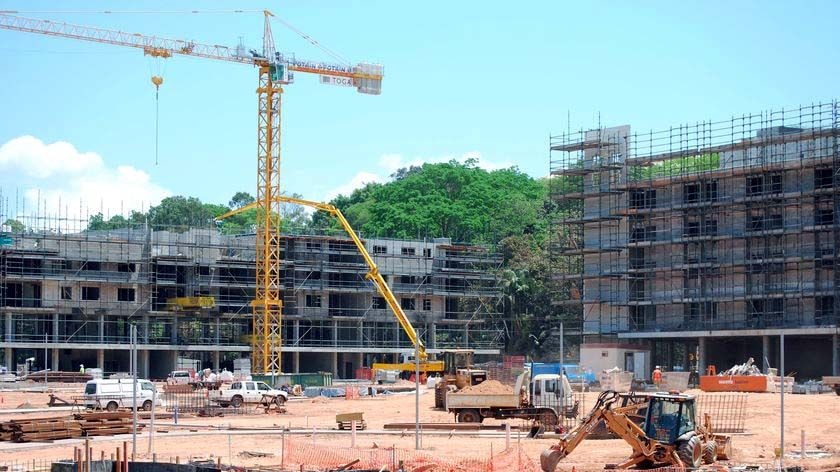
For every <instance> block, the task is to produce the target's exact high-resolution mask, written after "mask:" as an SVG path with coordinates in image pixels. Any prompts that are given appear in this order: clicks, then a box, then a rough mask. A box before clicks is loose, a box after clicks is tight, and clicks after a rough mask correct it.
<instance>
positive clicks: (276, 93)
mask: <svg viewBox="0 0 840 472" xmlns="http://www.w3.org/2000/svg"><path fill="white" fill-rule="evenodd" d="M263 14H264V17H265V26H264V30H263V49H262V52H258V51H255V50H253V49H252V50H249V51H246V50H245V47H244V46H242V45H240V46H237V47H234V48H230V47H226V46H218V45H209V44H202V43H198V42H195V41H187V40H180V39H167V38H161V37H156V36H147V35H141V34H136V33H126V32H122V31H115V30H108V29H102V28H95V27H91V26H79V25H73V24H68V23H63V22H55V21H49V20H42V19H33V18H25V17H21V16H18V15H12V14H9V13H8V12H3V13H0V29H5V30H12V31H19V32H24V33H34V34H42V35H47V36H57V37H61V38H67V39H76V40H80V41H90V42H96V43H103V44H111V45H114V46H125V47H131V48H136V49H140V50H142V51H143V54H144V55H148V56H152V57H155V58H163V59H167V58H170V57H172V56H175V55H182V56H192V57H198V58H203V59H212V60H217V61H226V62H231V63H236V64H243V65H249V66H252V67H255V68H256V69H257V71H258V86H257V96H258V100H257V103H258V113H257V116H258V118H257V197H256V204H257V207H258V208H259V211H258V212H257V214H258V222H257V233H256V291H255V297H254V300H253V301H252V302H251V306H252V310H253V331H254V333H253V336H252V337H251V340H252V341H251V351H252V353H251V365H252V367H251V368H252V369H253V370H254V371H255V372H261V373H277V372H280V371H281V369H282V364H281V355H280V353H281V351H280V348H281V342H282V339H281V334H282V331H281V319H282V312H283V301H282V298H281V296H280V290H281V287H282V284H281V279H280V278H281V270H280V245H281V241H280V220H279V215H280V208H281V203H282V200H281V199H280V197H281V192H280V98H281V94H282V93H283V86H284V85H288V84H291V83H292V82H293V81H294V73H295V72H299V73H304V74H317V75H318V76H319V81H320V82H321V83H322V84H331V85H341V86H347V87H353V88H355V89H356V90H357V91H358V92H359V93H364V94H371V95H379V94H380V93H381V91H382V77H383V68H382V66H381V65H377V64H371V63H364V62H362V63H358V64H356V65H349V64H337V63H326V62H320V61H307V60H300V59H296V58H295V57H293V56H291V57H290V56H286V55H284V54H282V53H280V52H277V51H276V50H275V48H274V37H273V35H272V32H271V24H270V18H271V17H272V16H274V15H273V14H272V13H271V12H269V11H268V10H264V11H263ZM152 83H153V84H154V85H155V87H159V86H160V84H161V83H162V78H161V77H158V76H153V77H152Z"/></svg>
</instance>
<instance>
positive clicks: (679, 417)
mask: <svg viewBox="0 0 840 472" xmlns="http://www.w3.org/2000/svg"><path fill="white" fill-rule="evenodd" d="M618 399H619V394H618V393H617V392H614V391H611V390H608V391H605V392H603V393H601V395H600V396H598V401H597V402H596V403H595V407H594V408H592V411H591V412H590V413H589V414H588V415H587V416H586V418H584V420H583V422H582V423H581V424H579V425H578V426H577V427H575V428H574V429H573V430H571V431H569V432H568V433H567V434H565V435H564V436H563V437H562V438H561V439H560V442H559V443H558V444H555V445H554V446H551V447H550V448H549V449H546V450H545V451H543V453H542V455H541V456H540V466H541V467H542V470H543V471H544V472H554V470H555V468H556V467H557V463H558V462H559V461H560V460H561V459H563V458H564V457H566V456H567V455H569V454H570V453H571V452H572V451H574V450H575V448H576V447H577V446H578V445H579V444H580V443H581V442H582V441H583V440H584V439H586V438H587V437H588V436H589V434H590V433H591V432H592V431H593V430H594V429H595V426H596V425H597V424H598V422H599V421H601V420H603V421H604V424H605V425H606V427H607V429H608V430H609V431H612V432H613V433H615V435H616V436H618V437H619V438H621V439H623V440H625V441H626V442H627V443H628V444H629V445H630V447H632V448H633V454H632V455H631V456H630V458H629V459H627V460H626V461H624V462H622V463H621V464H617V465H615V466H614V468H618V469H626V468H629V467H638V468H651V467H661V466H666V467H667V466H670V467H674V468H677V469H694V468H697V467H700V465H701V464H702V463H706V464H711V463H714V462H715V461H717V460H718V459H724V460H725V459H728V458H729V456H730V454H731V443H730V438H729V436H725V435H721V434H713V433H712V431H711V418H710V417H709V416H708V415H705V417H704V425H703V426H700V425H697V424H696V416H695V404H694V397H693V396H691V395H676V394H665V393H657V394H652V395H650V396H649V397H648V399H647V412H646V413H645V421H644V423H643V425H642V426H639V425H637V424H636V423H635V422H633V421H632V419H631V418H629V417H628V415H627V414H626V413H625V412H623V411H622V409H621V408H616V409H613V408H612V407H613V404H614V403H615V402H616V400H618Z"/></svg>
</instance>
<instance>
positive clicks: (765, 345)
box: [759, 336, 770, 374]
mask: <svg viewBox="0 0 840 472" xmlns="http://www.w3.org/2000/svg"><path fill="white" fill-rule="evenodd" d="M765 359H766V360H767V362H770V336H762V337H761V362H759V364H760V365H761V370H762V371H763V372H764V373H765V374H766V373H767V369H766V367H767V364H766V363H765Z"/></svg>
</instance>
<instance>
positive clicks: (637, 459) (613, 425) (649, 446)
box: [540, 390, 682, 472]
mask: <svg viewBox="0 0 840 472" xmlns="http://www.w3.org/2000/svg"><path fill="white" fill-rule="evenodd" d="M618 397H619V395H618V393H617V392H614V391H612V390H607V391H605V392H603V393H601V395H599V396H598V401H597V402H596V403H595V406H594V407H593V408H592V411H591V412H590V413H589V415H587V416H586V418H584V420H583V422H582V423H581V424H579V425H578V426H577V427H575V428H574V429H573V430H571V431H569V432H568V433H567V434H566V435H565V436H563V437H562V438H561V439H560V442H559V443H557V444H555V445H554V446H551V447H550V448H549V449H546V450H545V451H543V453H542V454H541V455H540V467H541V468H542V470H543V471H544V472H554V470H555V469H556V468H557V463H558V462H560V460H561V459H563V458H564V457H566V456H568V455H569V454H571V452H572V451H574V450H575V448H577V446H579V445H580V443H581V442H583V440H584V439H586V438H587V437H588V436H589V434H590V433H591V432H592V431H593V430H594V429H595V426H596V425H597V424H598V421H600V420H604V423H605V424H606V427H607V429H608V430H610V431H612V432H614V433H615V434H616V435H617V436H618V437H620V438H621V439H623V440H624V441H625V442H626V443H627V444H629V445H630V447H631V448H633V454H632V455H631V456H630V458H629V459H627V460H626V461H624V462H623V463H621V464H618V466H617V468H619V469H626V468H629V467H632V466H634V465H637V464H640V463H642V462H645V461H649V462H652V463H670V464H673V465H675V466H678V467H682V462H680V459H679V457H677V455H676V453H675V451H674V449H673V447H670V446H667V445H663V444H661V443H659V442H658V441H655V440H652V439H650V438H648V437H647V435H646V434H645V432H644V431H643V430H642V428H640V427H639V426H638V425H637V424H636V423H634V422H633V421H632V420H631V419H630V418H629V417H627V415H625V414H624V413H623V412H622V410H625V408H621V409H617V410H613V409H612V405H613V404H614V403H615V402H616V400H617V399H618Z"/></svg>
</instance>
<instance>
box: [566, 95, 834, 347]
mask: <svg viewBox="0 0 840 472" xmlns="http://www.w3.org/2000/svg"><path fill="white" fill-rule="evenodd" d="M838 134H840V104H838V102H837V101H832V102H828V103H820V104H814V105H807V106H801V107H798V108H795V109H788V110H777V111H768V112H761V113H757V114H749V115H741V116H736V117H733V118H731V119H730V120H726V121H719V122H698V123H695V124H690V125H682V126H677V127H672V128H669V129H667V130H663V131H651V132H648V133H636V132H631V129H630V127H629V126H620V127H612V128H604V127H601V126H600V125H599V127H598V128H597V129H594V130H588V131H578V132H567V133H564V134H561V135H557V136H552V137H551V142H550V155H551V157H550V165H551V175H552V196H553V198H554V201H555V202H557V203H558V204H560V205H564V208H565V209H566V211H565V213H563V214H562V215H561V218H559V219H558V220H557V221H555V226H554V229H555V231H554V234H555V235H557V238H558V241H557V242H558V244H555V245H554V253H555V256H556V258H557V259H558V260H559V261H563V262H562V265H560V266H558V267H557V269H556V270H555V274H556V275H555V281H556V283H557V286H558V290H559V293H558V295H559V296H560V300H561V303H565V304H572V305H575V306H577V307H578V309H579V310H580V316H581V318H582V319H583V323H584V332H585V334H586V335H587V336H588V337H589V338H590V339H593V340H594V339H601V338H604V337H607V338H612V339H614V338H615V336H616V335H618V334H621V333H634V334H635V336H636V337H637V338H640V339H641V338H643V337H644V335H643V333H656V332H697V331H706V332H710V331H711V332H714V331H723V330H747V329H770V328H774V329H788V328H802V327H829V326H837V324H838V323H837V322H838V313H840V298H839V297H840V290H837V288H840V272H838V271H837V270H835V260H836V257H837V253H838V250H839V249H840V224H839V223H840V177H838V173H839V172H840V153H838ZM574 294H582V296H579V297H575V296H573V295H574Z"/></svg>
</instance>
